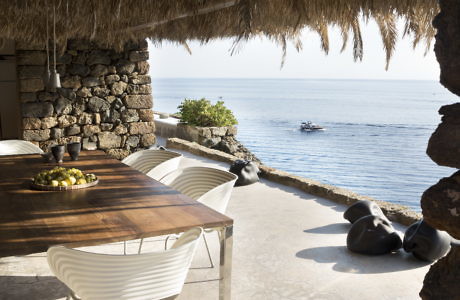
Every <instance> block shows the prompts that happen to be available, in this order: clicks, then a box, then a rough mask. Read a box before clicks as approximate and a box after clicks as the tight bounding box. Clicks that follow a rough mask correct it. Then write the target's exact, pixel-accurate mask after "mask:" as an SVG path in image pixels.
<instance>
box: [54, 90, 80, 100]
mask: <svg viewBox="0 0 460 300" xmlns="http://www.w3.org/2000/svg"><path fill="white" fill-rule="evenodd" d="M57 92H58V94H59V95H61V96H62V97H64V98H67V99H69V100H75V99H77V94H76V93H75V92H74V91H73V89H65V88H60V89H58V90H57Z"/></svg>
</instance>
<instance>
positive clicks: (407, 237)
mask: <svg viewBox="0 0 460 300" xmlns="http://www.w3.org/2000/svg"><path fill="white" fill-rule="evenodd" d="M451 240H452V238H451V237H450V235H449V234H448V233H447V232H444V231H439V230H437V229H435V228H433V227H431V226H430V225H428V224H427V223H425V221H423V220H420V221H418V222H415V223H414V224H412V225H411V226H409V228H407V230H406V233H405V234H404V241H403V248H404V250H405V251H406V252H410V253H412V254H413V255H414V256H415V257H416V258H418V259H420V260H425V261H430V262H433V261H436V260H438V259H440V258H441V257H443V256H444V255H446V253H447V252H448V251H449V249H450V243H451Z"/></svg>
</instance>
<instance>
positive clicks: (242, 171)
mask: <svg viewBox="0 0 460 300" xmlns="http://www.w3.org/2000/svg"><path fill="white" fill-rule="evenodd" d="M229 171H230V172H232V173H233V174H235V175H236V176H238V179H237V180H236V183H235V186H243V185H249V184H253V183H255V182H257V181H259V176H258V175H257V174H258V173H259V172H260V171H259V168H258V167H257V166H256V164H255V163H253V162H252V161H247V160H236V161H235V162H234V163H233V164H232V165H231V166H230V170H229Z"/></svg>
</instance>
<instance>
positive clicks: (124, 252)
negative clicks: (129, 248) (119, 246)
mask: <svg viewBox="0 0 460 300" xmlns="http://www.w3.org/2000/svg"><path fill="white" fill-rule="evenodd" d="M123 255H126V241H123Z"/></svg>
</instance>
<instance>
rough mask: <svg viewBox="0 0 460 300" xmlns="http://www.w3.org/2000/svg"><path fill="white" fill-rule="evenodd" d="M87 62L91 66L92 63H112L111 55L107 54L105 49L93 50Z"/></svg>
mask: <svg viewBox="0 0 460 300" xmlns="http://www.w3.org/2000/svg"><path fill="white" fill-rule="evenodd" d="M86 63H87V64H88V65H89V66H92V65H109V64H110V57H109V56H108V55H107V52H105V51H98V50H95V51H91V53H90V55H89V56H88V60H87V61H86Z"/></svg>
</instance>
